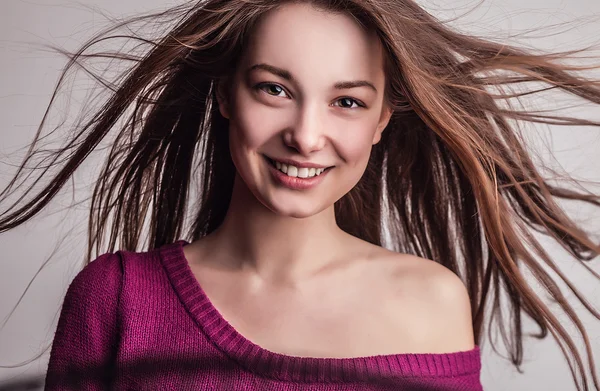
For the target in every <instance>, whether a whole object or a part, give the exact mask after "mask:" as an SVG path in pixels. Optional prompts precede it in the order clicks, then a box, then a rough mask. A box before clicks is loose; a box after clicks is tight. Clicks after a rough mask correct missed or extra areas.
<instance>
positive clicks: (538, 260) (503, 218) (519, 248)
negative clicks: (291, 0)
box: [0, 0, 600, 390]
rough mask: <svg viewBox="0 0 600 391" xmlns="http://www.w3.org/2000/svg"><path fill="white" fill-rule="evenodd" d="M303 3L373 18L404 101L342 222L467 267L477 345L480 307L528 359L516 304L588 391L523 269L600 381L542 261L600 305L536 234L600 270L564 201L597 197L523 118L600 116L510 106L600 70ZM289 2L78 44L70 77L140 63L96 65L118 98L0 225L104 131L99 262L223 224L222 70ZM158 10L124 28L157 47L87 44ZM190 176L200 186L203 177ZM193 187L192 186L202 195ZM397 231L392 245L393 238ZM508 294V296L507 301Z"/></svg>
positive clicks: (356, 0) (432, 28) (323, 1)
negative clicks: (537, 142) (113, 76)
mask: <svg viewBox="0 0 600 391" xmlns="http://www.w3.org/2000/svg"><path fill="white" fill-rule="evenodd" d="M306 2H308V3H312V4H313V5H314V6H315V7H317V8H319V9H323V10H327V11H331V12H336V13H343V14H347V15H350V16H352V17H353V19H354V20H356V21H357V23H359V24H360V25H362V26H363V27H364V28H365V29H367V30H369V31H374V32H376V33H377V35H378V37H379V39H380V40H381V42H382V44H383V47H384V49H385V57H386V59H385V74H386V91H385V98H386V100H387V102H388V103H389V104H390V105H391V106H392V107H393V109H394V113H393V115H392V119H391V120H390V122H389V125H388V126H387V128H386V129H385V130H384V132H383V136H382V139H381V141H380V142H379V143H378V144H376V145H375V146H374V148H373V150H372V154H371V157H370V161H369V164H368V166H367V169H366V171H365V173H364V176H363V177H362V179H361V180H360V182H359V183H358V184H357V185H356V186H355V188H354V189H352V190H351V191H350V192H349V193H348V194H347V195H345V196H344V197H343V198H342V199H340V200H339V201H338V202H337V203H336V204H335V212H336V220H337V222H338V224H339V226H340V227H341V228H342V229H344V230H345V231H346V232H348V233H350V234H352V235H355V236H357V237H359V238H361V239H364V240H366V241H369V242H371V243H373V244H377V245H385V246H387V247H388V248H391V249H393V250H396V251H400V252H406V253H411V254H415V255H417V256H420V257H424V258H428V259H432V260H434V261H437V262H439V263H441V264H442V265H444V266H446V267H447V268H449V269H450V270H452V271H453V272H455V273H456V274H457V275H459V276H460V277H461V278H462V280H463V281H464V282H465V284H466V286H467V288H468V291H469V294H470V298H471V306H472V318H473V327H474V331H475V340H476V343H478V344H480V343H481V340H482V334H483V329H484V323H485V321H486V320H488V321H489V328H488V330H491V329H492V327H491V326H492V324H493V322H494V321H497V322H498V324H499V325H500V331H501V336H502V338H503V341H504V343H505V344H506V347H507V349H508V350H509V353H510V358H511V361H512V362H513V363H514V364H515V365H516V366H517V368H518V367H519V366H520V364H521V363H522V359H523V330H522V328H523V325H522V318H521V317H522V314H523V313H524V314H526V315H527V316H529V317H530V318H531V319H533V320H534V321H535V323H536V324H537V325H538V326H539V328H540V332H539V334H537V335H535V337H537V338H544V337H546V336H547V334H548V332H550V333H551V334H552V336H553V337H554V338H555V339H556V341H557V342H558V343H559V345H560V348H561V349H562V352H563V354H564V355H565V357H566V359H567V362H568V364H569V367H570V369H571V373H572V375H573V379H574V381H575V383H576V385H577V388H578V390H581V389H583V390H589V389H590V384H589V383H590V379H589V378H588V376H587V375H586V365H585V364H584V360H583V358H582V355H581V354H580V352H578V349H577V347H576V346H575V344H574V342H573V339H572V338H571V337H570V336H569V335H568V332H567V331H566V329H565V328H564V327H563V325H561V323H560V322H559V320H558V318H557V316H556V315H555V314H554V313H553V312H552V311H551V310H550V309H549V307H548V306H547V305H546V304H544V302H543V301H542V300H541V299H540V297H539V296H538V295H537V294H536V293H535V292H534V290H533V289H532V287H531V286H530V284H528V282H527V280H526V279H525V272H528V273H530V274H531V275H532V276H533V277H534V278H535V279H536V280H537V282H539V284H540V285H541V288H542V289H543V290H544V291H545V292H544V293H547V294H548V295H549V296H550V298H551V299H552V300H553V301H554V302H555V304H557V305H558V307H559V308H560V309H561V310H562V311H564V313H566V314H567V315H568V317H569V318H570V320H571V321H572V322H573V323H574V325H575V326H576V328H577V330H578V332H579V333H580V334H581V337H582V338H583V341H584V342H585V353H586V356H587V360H588V364H589V368H590V369H591V372H592V375H591V376H592V381H593V384H594V386H595V389H596V390H600V384H599V381H598V377H597V374H596V373H595V372H594V369H595V366H594V360H593V355H592V350H591V347H590V340H589V338H588V335H587V333H586V330H585V327H584V325H583V324H582V322H581V321H580V319H579V317H578V316H577V315H576V313H575V311H574V310H573V308H572V306H571V305H569V303H568V302H567V300H566V298H565V294H564V293H563V292H562V291H561V290H560V289H559V288H558V286H557V283H556V281H555V279H554V278H556V277H553V276H552V275H551V274H550V273H549V271H548V269H549V270H551V271H552V272H553V273H554V274H556V276H558V278H560V279H561V280H562V281H563V282H564V283H566V286H567V287H568V289H569V290H571V291H572V292H573V293H574V294H575V296H576V297H577V298H578V299H579V300H580V302H581V303H582V304H583V305H584V306H585V308H586V309H587V310H588V311H589V312H590V313H592V314H593V315H594V316H595V317H596V318H597V319H600V314H599V313H598V311H597V310H596V309H594V308H593V307H592V306H591V305H590V304H589V303H588V302H587V301H586V299H585V298H584V297H583V295H582V294H581V293H580V292H579V291H578V290H577V288H576V287H575V286H574V284H573V283H572V282H571V281H570V280H569V279H568V278H567V277H566V276H565V275H564V274H563V273H562V272H561V271H560V270H559V268H558V267H557V265H556V263H555V262H554V261H553V260H552V259H551V257H550V256H549V255H548V254H547V252H546V251H545V250H544V248H543V247H542V245H541V244H540V242H539V241H538V240H537V239H536V238H535V237H534V236H533V234H532V232H531V231H532V230H533V231H537V232H538V233H541V234H544V235H546V236H548V237H550V238H552V239H554V240H555V241H556V242H558V243H559V244H560V245H561V246H562V247H564V248H565V249H566V250H567V251H568V252H569V253H570V254H571V255H572V256H573V257H574V258H575V259H576V260H577V261H579V263H581V264H582V265H583V266H584V267H585V268H586V269H587V271H589V272H590V273H592V274H593V276H595V277H596V278H600V276H599V275H598V274H597V273H596V272H594V271H593V270H592V269H591V268H590V266H589V265H587V264H586V263H587V261H590V260H592V259H593V258H594V257H596V256H597V255H598V253H599V251H600V246H599V245H598V244H596V243H594V242H593V241H592V239H590V236H589V234H587V233H586V232H584V230H583V229H582V228H581V227H579V226H578V225H577V224H576V223H575V222H574V221H573V220H572V218H570V217H569V216H567V214H566V213H565V212H564V211H563V209H561V207H560V206H559V205H558V203H557V201H559V200H560V199H563V200H577V201H583V202H586V203H589V204H593V205H596V206H599V205H600V197H599V196H598V195H594V194H592V193H590V192H588V191H586V190H583V189H581V188H578V190H574V189H571V188H567V187H559V186H557V185H554V184H550V183H549V182H548V180H547V179H545V178H543V177H542V174H541V172H540V168H539V167H536V166H534V163H533V160H532V156H531V154H530V152H528V151H527V150H526V147H525V141H524V139H523V137H522V136H521V132H520V127H521V126H522V125H523V124H524V123H526V122H534V123H544V124H557V125H573V126H575V125H589V126H600V123H599V122H594V121H590V120H584V119H578V118H572V117H567V116H559V115H551V114H548V113H547V112H540V111H532V110H526V109H523V108H522V107H521V106H519V107H515V103H518V101H519V98H521V97H526V96H528V95H530V94H534V93H543V92H544V91H549V90H553V89H556V90H560V91H563V92H565V93H567V94H568V95H569V94H570V95H574V96H576V97H579V98H581V99H582V100H583V101H584V102H586V101H587V102H590V103H595V104H600V82H598V81H594V80H591V79H589V78H586V77H583V76H582V74H581V72H580V71H582V70H584V69H583V68H582V67H579V68H578V67H575V66H572V65H568V64H567V62H565V61H562V60H564V59H565V58H567V57H566V56H568V55H570V54H576V53H575V52H571V53H561V54H544V53H534V52H533V51H531V50H524V49H520V48H517V47H512V46H508V45H505V44H500V43H495V42H492V41H489V40H484V39H481V38H476V37H473V36H469V35H465V34H463V33H459V32H457V31H455V30H454V29H451V28H450V27H448V26H447V25H446V24H444V23H442V22H440V21H439V20H437V19H436V18H434V17H433V16H431V15H430V14H429V13H427V12H426V11H424V10H423V9H422V8H421V7H419V6H418V5H417V4H416V3H415V2H414V1H412V0H396V1H389V0H343V1H342V0H315V1H306ZM285 3H286V1H281V0H204V1H199V2H190V3H188V4H185V5H183V6H178V7H174V8H171V9H170V10H168V11H166V12H164V13H155V14H149V15H145V16H143V17H140V18H136V19H130V20H128V21H126V22H124V23H121V24H120V25H116V26H115V27H114V28H113V29H109V30H106V31H104V32H102V33H101V34H99V35H97V36H95V37H94V38H93V39H92V40H90V41H89V42H88V43H86V44H85V45H84V46H83V47H82V48H81V49H80V50H79V51H78V52H77V53H73V54H68V55H69V56H70V58H71V60H70V62H69V64H68V66H67V67H66V68H65V70H64V73H63V75H62V78H64V76H65V74H66V73H67V72H68V71H69V69H70V68H72V67H73V66H75V65H82V64H83V62H84V61H85V60H87V59H90V58H91V59H94V58H104V59H105V58H110V59H113V60H115V59H120V60H124V61H132V62H133V64H134V65H133V66H131V67H129V68H128V69H127V71H126V72H125V73H123V74H122V75H121V76H120V78H119V80H118V82H116V83H111V82H109V81H106V80H104V79H103V78H102V77H101V76H98V75H96V76H95V77H97V79H98V80H100V81H101V82H102V84H103V85H104V86H105V87H106V88H108V89H109V90H110V98H109V99H108V100H107V101H106V103H105V105H104V106H103V107H102V108H101V109H99V110H98V111H97V112H96V113H95V114H94V115H93V117H92V118H91V119H90V120H89V121H86V123H85V124H84V126H82V127H81V129H78V130H76V131H75V132H73V134H72V137H71V138H70V139H68V140H67V143H66V144H65V145H64V147H63V148H61V149H60V150H59V151H57V152H56V154H55V155H54V158H53V161H52V164H51V165H53V166H54V167H58V169H57V173H56V175H55V176H54V177H52V178H48V176H47V175H44V173H45V172H46V171H45V170H46V169H47V168H43V167H38V168H39V169H40V170H41V174H40V175H38V176H37V177H35V178H37V179H36V180H35V182H36V183H37V182H38V181H40V180H42V179H44V180H48V184H47V185H46V186H45V187H44V188H43V189H41V190H40V191H38V192H35V193H33V195H31V196H30V197H27V198H23V199H21V200H19V202H17V203H15V204H12V205H11V206H10V207H7V208H6V210H4V211H3V212H2V214H1V215H0V232H4V231H7V230H9V229H11V228H14V227H17V226H19V225H20V224H23V223H25V222H26V221H28V220H30V219H31V218H32V217H34V216H35V215H37V214H38V213H39V212H40V211H41V210H42V209H43V208H44V207H45V206H46V205H48V203H49V202H50V201H51V200H52V199H53V197H55V195H56V194H57V193H58V192H59V191H60V190H61V188H63V187H64V185H65V183H67V181H69V180H70V178H71V177H72V176H73V174H74V172H75V170H76V169H77V168H78V167H79V166H80V165H81V164H82V163H83V162H84V161H85V160H86V158H88V156H89V155H90V153H91V152H92V151H93V150H95V149H97V148H98V146H99V145H100V143H101V142H108V143H109V145H112V149H111V150H110V152H109V154H108V157H107V159H106V163H105V165H104V167H103V169H102V172H101V174H100V176H99V178H98V180H97V181H96V183H95V188H94V191H93V195H92V199H91V209H90V215H89V232H88V234H89V238H88V254H87V261H88V262H89V261H90V259H92V258H93V257H94V253H95V254H96V255H97V254H100V253H104V252H108V251H116V250H117V249H126V250H131V251H138V250H144V249H147V248H156V247H159V246H161V245H164V244H166V243H170V242H172V241H174V240H177V239H181V238H186V239H188V240H196V239H199V238H201V237H203V236H205V235H207V234H209V233H211V232H212V231H214V230H215V229H216V228H217V227H218V226H219V225H220V224H221V223H222V221H223V219H224V217H225V213H226V211H227V208H228V204H229V201H230V197H231V192H232V186H233V180H234V175H235V167H234V165H233V163H232V160H231V156H230V153H229V147H228V120H227V119H225V118H223V117H222V116H221V114H220V113H219V110H218V107H217V101H216V86H217V84H218V83H227V82H228V80H229V77H230V76H231V75H232V73H233V72H234V71H235V69H236V64H237V63H238V61H239V59H240V56H241V55H242V53H243V49H244V47H245V45H246V42H247V39H248V37H249V36H250V34H252V29H253V27H254V26H255V25H256V23H257V22H258V21H259V20H260V18H261V17H262V16H263V15H265V13H267V12H269V11H271V10H273V9H275V8H277V7H279V6H281V5H282V4H285ZM155 18H156V19H158V18H169V20H170V21H172V22H173V23H172V26H174V27H173V28H172V29H171V30H170V31H168V32H167V33H166V35H164V36H163V37H161V38H160V39H157V40H148V39H144V38H141V37H138V36H136V35H135V34H134V35H132V36H130V37H129V38H131V39H133V40H136V41H139V42H140V44H143V45H148V46H149V49H148V50H147V52H145V53H144V55H143V56H136V55H134V54H131V53H127V54H125V53H119V52H97V53H89V51H90V48H92V47H93V46H94V45H96V44H99V43H101V42H103V41H104V40H107V39H111V38H117V37H118V36H117V35H112V36H111V35H110V34H111V33H112V32H113V31H115V30H116V29H117V28H119V27H122V26H126V25H127V24H128V23H133V22H139V21H144V20H153V19H155ZM169 28H171V27H169ZM90 72H91V71H90ZM62 78H61V82H59V84H58V86H57V87H56V90H55V92H54V95H53V97H52V100H51V102H50V105H49V106H48V110H49V109H50V107H51V106H52V103H53V102H54V100H55V97H56V93H57V91H58V89H59V88H60V87H61V85H62V80H63V79H62ZM517 106H518V105H517ZM48 110H47V111H46V114H45V115H44V120H43V121H42V123H41V125H40V127H39V129H38V133H37V135H36V137H35V139H34V141H33V143H32V145H31V148H30V150H29V153H28V155H27V156H26V158H25V160H24V161H23V164H22V165H21V167H20V169H19V171H18V173H17V174H16V176H15V177H14V179H13V181H12V182H11V183H10V184H9V186H7V188H6V189H4V191H3V192H2V193H0V197H1V198H0V201H4V202H6V200H7V199H8V197H9V195H11V194H14V192H15V191H16V190H18V189H19V188H20V187H21V186H20V185H16V184H17V183H18V181H19V179H20V178H22V177H23V176H24V175H25V173H26V171H27V168H26V166H27V165H28V163H29V162H30V160H31V158H32V156H33V154H34V152H35V150H36V144H37V143H38V141H39V139H40V134H41V131H42V128H43V126H44V122H45V121H46V118H47V115H48ZM113 129H116V132H115V131H114V130H113ZM113 132H114V133H115V135H113ZM110 137H114V138H110ZM107 138H109V140H108V141H107ZM195 178H199V179H197V180H198V183H199V185H198V186H196V187H198V189H195V188H193V187H194V186H192V183H193V182H194V181H195V180H196V179H195ZM192 191H198V194H199V196H198V197H191V196H190V194H191V192H192ZM190 198H193V199H192V203H191V204H190V202H189V201H190ZM189 216H192V217H191V218H189ZM386 232H387V234H389V237H390V238H391V241H390V242H389V243H387V242H384V240H383V237H384V233H386ZM142 247H146V248H142ZM502 295H506V297H507V300H508V304H509V306H508V307H505V306H501V297H502ZM507 308H508V311H509V314H508V322H505V319H506V318H507V315H506V314H505V312H506V311H507ZM488 311H489V315H490V316H489V317H488V316H487V315H488ZM505 323H508V325H509V327H508V330H507V329H506V327H505ZM573 360H574V361H573Z"/></svg>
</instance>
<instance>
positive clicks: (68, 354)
mask: <svg viewBox="0 0 600 391" xmlns="http://www.w3.org/2000/svg"><path fill="white" fill-rule="evenodd" d="M122 274H123V271H122V266H121V259H120V256H119V255H118V254H104V255H102V256H100V257H98V258H97V259H96V260H94V261H92V262H91V263H90V264H89V265H87V266H86V267H85V268H84V269H83V270H82V271H81V272H79V274H78V275H77V276H76V277H75V279H74V280H73V282H72V283H71V285H70V286H69V289H68V290H67V294H66V296H65V299H64V302H63V306H62V310H61V314H60V318H59V321H58V327H57V329H56V334H55V336H54V341H53V343H52V350H51V352H50V362H49V364H48V372H47V374H46V386H45V390H105V389H107V388H108V385H109V382H110V380H111V378H112V377H113V374H114V362H115V355H116V350H117V345H118V339H117V338H118V329H117V309H118V301H119V292H120V288H121V280H122Z"/></svg>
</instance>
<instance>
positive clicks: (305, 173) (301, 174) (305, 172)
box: [298, 167, 309, 178]
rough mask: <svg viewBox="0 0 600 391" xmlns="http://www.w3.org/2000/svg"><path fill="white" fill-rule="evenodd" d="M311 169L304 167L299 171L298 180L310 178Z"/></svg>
mask: <svg viewBox="0 0 600 391" xmlns="http://www.w3.org/2000/svg"><path fill="white" fill-rule="evenodd" d="M308 171H309V169H308V168H306V167H302V168H299V169H298V178H308Z"/></svg>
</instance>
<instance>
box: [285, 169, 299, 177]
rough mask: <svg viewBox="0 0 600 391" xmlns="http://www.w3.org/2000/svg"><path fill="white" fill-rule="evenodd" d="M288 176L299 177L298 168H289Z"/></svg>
mask: <svg viewBox="0 0 600 391" xmlns="http://www.w3.org/2000/svg"><path fill="white" fill-rule="evenodd" d="M287 174H288V176H291V177H297V176H298V167H294V166H288V170H287Z"/></svg>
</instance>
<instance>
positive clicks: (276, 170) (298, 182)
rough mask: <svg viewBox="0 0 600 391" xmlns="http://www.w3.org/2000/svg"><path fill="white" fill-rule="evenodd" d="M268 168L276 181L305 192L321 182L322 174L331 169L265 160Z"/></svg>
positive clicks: (314, 165)
mask: <svg viewBox="0 0 600 391" xmlns="http://www.w3.org/2000/svg"><path fill="white" fill-rule="evenodd" d="M266 159H267V161H268V162H269V168H270V169H271V172H272V174H273V176H274V177H275V178H276V179H277V181H278V182H279V183H280V184H282V185H284V186H285V187H288V188H290V189H293V190H306V189H309V188H311V187H313V186H316V185H317V184H318V183H320V182H321V180H322V179H323V177H324V176H325V175H324V174H326V173H328V172H329V169H330V168H332V167H325V166H319V165H316V164H305V163H296V164H297V165H294V164H291V162H289V161H287V162H280V161H277V160H273V159H270V158H266Z"/></svg>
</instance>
